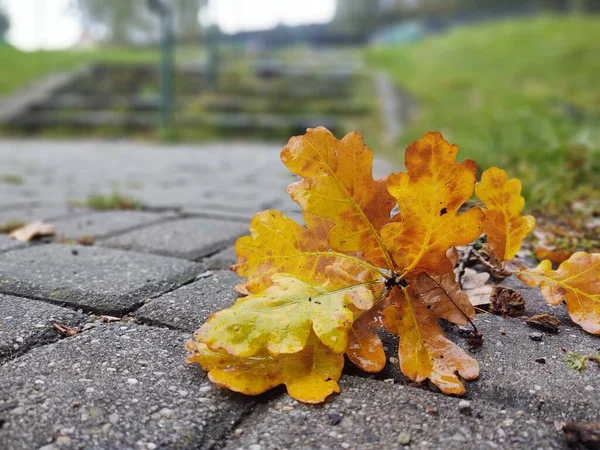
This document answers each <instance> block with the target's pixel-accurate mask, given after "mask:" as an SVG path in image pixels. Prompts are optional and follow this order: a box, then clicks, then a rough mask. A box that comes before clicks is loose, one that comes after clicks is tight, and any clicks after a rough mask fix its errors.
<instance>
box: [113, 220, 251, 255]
mask: <svg viewBox="0 0 600 450" xmlns="http://www.w3.org/2000/svg"><path fill="white" fill-rule="evenodd" d="M247 233H248V225H247V224H244V223H240V222H233V221H227V220H216V219H200V218H186V219H180V220H172V221H169V222H165V223H160V224H157V225H152V226H148V227H145V228H142V229H139V230H135V231H132V232H130V233H125V234H122V235H120V236H116V237H113V238H110V239H107V240H106V241H103V242H102V243H101V245H103V246H105V247H111V248H121V249H126V250H135V251H139V252H143V253H154V254H158V255H167V256H176V257H180V258H186V259H191V260H196V259H198V258H201V257H202V256H206V255H209V254H211V253H214V252H216V251H218V250H221V249H223V248H225V247H227V246H228V245H230V244H232V243H233V242H235V240H236V239H237V238H238V237H239V236H242V235H244V234H247Z"/></svg>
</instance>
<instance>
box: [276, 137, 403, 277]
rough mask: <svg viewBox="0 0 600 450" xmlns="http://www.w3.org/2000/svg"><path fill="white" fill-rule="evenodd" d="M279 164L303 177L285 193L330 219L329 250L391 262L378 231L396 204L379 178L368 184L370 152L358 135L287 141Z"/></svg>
mask: <svg viewBox="0 0 600 450" xmlns="http://www.w3.org/2000/svg"><path fill="white" fill-rule="evenodd" d="M281 160H282V161H283V163H284V164H285V165H286V166H287V167H288V168H289V169H290V170H291V171H292V172H294V173H295V174H297V175H300V176H301V177H303V179H302V180H301V181H298V182H296V183H293V184H291V185H290V186H289V187H288V190H287V191H288V193H289V194H290V195H291V197H292V199H294V201H295V202H297V203H298V204H299V205H300V206H301V207H302V209H303V210H304V211H305V212H308V213H311V214H315V215H317V216H319V217H323V218H326V219H330V220H332V221H333V222H334V224H335V226H334V227H333V228H332V230H331V231H330V232H329V236H328V242H329V246H330V247H331V248H332V249H333V250H336V251H340V252H365V251H367V252H373V253H376V254H377V255H378V257H379V256H383V257H384V258H385V259H386V260H387V262H388V264H387V265H388V267H387V268H388V269H391V260H390V259H389V255H388V254H387V252H386V250H385V249H384V246H383V244H382V242H381V237H380V235H379V230H380V228H381V226H382V225H383V224H385V223H387V222H388V221H389V220H390V212H391V210H392V208H393V207H394V205H395V203H396V201H395V200H394V198H393V197H392V196H390V195H389V193H388V192H387V190H386V186H385V182H384V181H383V180H378V181H375V180H373V174H372V169H373V152H372V151H371V149H370V148H368V147H367V146H366V145H365V143H364V141H363V138H362V135H361V134H360V133H358V132H354V133H350V134H348V135H347V136H346V137H344V138H343V139H342V140H341V141H340V140H337V139H336V138H335V137H334V136H333V134H331V132H329V130H327V129H326V128H323V127H318V128H314V129H309V130H308V131H307V133H306V134H305V135H304V136H296V137H293V138H292V139H290V141H289V143H288V145H287V146H286V147H285V148H284V149H283V151H282V152H281ZM367 257H368V256H367Z"/></svg>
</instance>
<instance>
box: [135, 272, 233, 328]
mask: <svg viewBox="0 0 600 450" xmlns="http://www.w3.org/2000/svg"><path fill="white" fill-rule="evenodd" d="M240 281H242V278H240V277H238V276H237V275H236V274H234V273H233V272H230V271H228V270H227V271H225V270H224V271H219V272H215V273H213V274H212V275H211V276H209V277H207V278H202V279H201V280H199V281H196V282H194V283H191V284H187V285H185V286H182V287H180V288H179V289H176V290H174V291H172V292H169V293H167V294H164V295H161V296H160V297H158V298H155V299H152V300H149V301H148V302H147V303H146V304H145V305H144V306H142V307H141V308H140V309H138V310H137V312H136V318H137V319H138V320H142V321H145V322H149V323H153V324H159V325H167V326H169V327H173V328H178V329H181V330H186V331H190V332H191V331H194V330H195V329H196V328H198V327H199V326H200V325H201V324H202V323H203V322H204V321H205V320H206V319H207V318H208V316H210V315H211V314H212V313H213V312H215V311H217V310H219V309H223V308H226V307H228V306H230V305H231V304H233V302H234V301H235V300H236V298H237V295H236V292H235V290H234V286H235V285H236V284H237V283H239V282H240Z"/></svg>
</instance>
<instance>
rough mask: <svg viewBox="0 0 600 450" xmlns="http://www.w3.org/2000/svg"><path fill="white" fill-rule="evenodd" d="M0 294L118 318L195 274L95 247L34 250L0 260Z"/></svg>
mask: <svg viewBox="0 0 600 450" xmlns="http://www.w3.org/2000/svg"><path fill="white" fill-rule="evenodd" d="M0 267H2V272H0V292H3V293H7V294H13V295H17V296H25V297H33V298H43V299H47V300H50V301H53V302H55V303H65V304H67V305H72V306H76V307H81V308H84V309H86V310H88V309H89V310H91V311H98V312H102V313H104V314H123V313H126V312H128V311H130V310H132V309H133V308H135V307H136V306H137V305H139V304H141V303H142V302H143V301H144V300H145V299H146V298H147V297H149V296H152V295H156V294H160V293H162V292H165V291H167V290H169V289H171V288H173V287H175V286H177V285H180V284H182V283H184V282H186V281H188V280H190V279H192V278H193V277H194V276H195V275H196V271H197V266H196V264H194V263H191V262H188V261H183V260H179V259H173V258H166V257H160V256H152V255H144V254H140V253H134V252H124V251H121V250H114V249H105V248H100V247H82V246H69V245H61V244H50V245H37V246H32V247H29V248H26V249H23V250H20V251H13V252H8V253H4V254H1V255H0Z"/></svg>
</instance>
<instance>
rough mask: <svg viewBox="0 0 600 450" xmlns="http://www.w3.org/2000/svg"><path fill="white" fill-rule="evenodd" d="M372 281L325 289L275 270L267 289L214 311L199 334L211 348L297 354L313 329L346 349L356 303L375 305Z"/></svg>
mask: <svg viewBox="0 0 600 450" xmlns="http://www.w3.org/2000/svg"><path fill="white" fill-rule="evenodd" d="M370 284H373V283H372V282H367V283H364V284H362V285H352V286H349V287H346V288H342V289H337V290H332V291H327V290H326V288H325V287H323V286H318V285H312V284H308V283H305V282H303V281H301V280H299V279H297V278H293V277H291V276H289V275H282V274H277V275H274V276H273V285H272V286H270V287H269V288H267V289H266V290H265V291H264V292H262V293H259V294H253V295H250V296H248V297H245V298H241V299H239V300H238V301H237V302H236V303H235V304H234V305H233V306H232V307H230V308H227V309H224V310H222V311H219V312H217V313H215V314H213V315H212V316H210V317H209V318H208V320H207V321H206V322H205V323H204V324H203V325H202V327H201V328H200V329H199V330H198V332H197V333H198V338H199V339H200V340H201V341H202V342H204V343H206V344H207V345H208V346H209V348H211V349H212V350H218V349H224V350H226V351H227V352H228V353H230V354H232V355H235V356H241V357H249V356H254V355H256V354H260V353H261V352H262V351H263V350H264V349H266V350H268V351H269V353H271V354H272V355H277V354H280V353H297V352H299V351H301V350H302V349H303V348H304V347H305V346H306V343H307V340H308V337H309V336H310V334H311V332H312V331H314V333H315V334H316V336H317V337H318V338H319V339H320V340H321V342H323V344H325V345H326V346H327V347H329V348H330V349H331V350H333V351H334V352H335V353H343V352H344V351H345V350H346V346H347V343H348V330H349V329H350V327H351V326H352V322H353V320H354V313H353V309H352V308H364V309H368V308H370V307H371V306H373V301H374V300H375V298H374V294H373V291H372V290H370V289H369V287H370ZM379 284H381V283H379Z"/></svg>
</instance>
